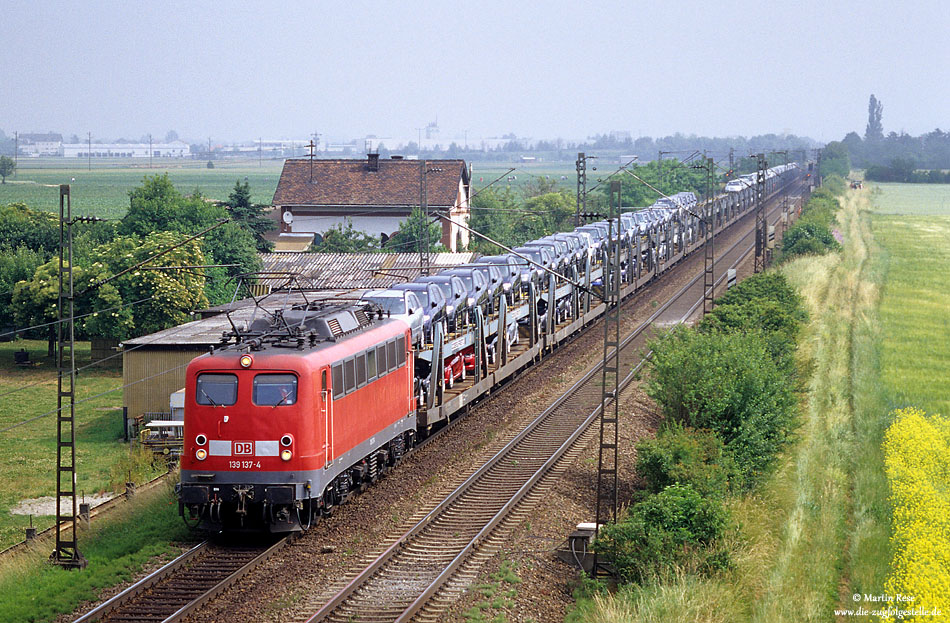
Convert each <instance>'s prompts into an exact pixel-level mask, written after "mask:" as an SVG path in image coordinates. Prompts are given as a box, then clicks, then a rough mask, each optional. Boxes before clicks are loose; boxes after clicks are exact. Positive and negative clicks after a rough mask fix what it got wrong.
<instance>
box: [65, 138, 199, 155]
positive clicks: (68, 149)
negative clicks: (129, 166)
mask: <svg viewBox="0 0 950 623" xmlns="http://www.w3.org/2000/svg"><path fill="white" fill-rule="evenodd" d="M150 153H151V156H152V157H153V158H189V157H191V147H190V146H189V145H188V143H185V142H183V141H172V142H171V143H152V144H151V145H149V144H148V143H92V144H89V143H63V146H62V155H63V156H64V157H66V158H148V157H149V155H150Z"/></svg>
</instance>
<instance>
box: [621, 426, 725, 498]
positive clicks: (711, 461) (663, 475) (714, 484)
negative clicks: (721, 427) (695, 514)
mask: <svg viewBox="0 0 950 623" xmlns="http://www.w3.org/2000/svg"><path fill="white" fill-rule="evenodd" d="M736 470H737V468H736V464H735V460H734V459H733V457H732V455H731V454H730V453H729V451H728V450H726V447H725V446H724V445H723V443H722V440H721V439H719V437H717V436H716V435H715V433H712V432H710V431H706V430H694V429H691V428H688V427H685V426H683V425H682V424H681V423H679V422H669V423H668V424H667V425H666V426H664V427H663V428H662V429H660V431H659V432H658V433H657V436H656V438H655V439H644V440H643V441H641V442H640V443H638V444H637V473H638V474H639V475H640V477H641V478H643V479H644V480H645V481H646V490H647V491H649V492H650V493H659V492H660V491H663V490H664V489H666V488H667V487H669V486H670V485H676V484H679V485H689V486H691V487H692V488H693V489H694V490H695V491H696V492H697V493H699V494H700V495H702V496H704V497H721V496H723V495H725V494H726V493H727V492H729V491H730V490H731V489H732V488H733V483H734V481H735V478H736V476H737V474H736Z"/></svg>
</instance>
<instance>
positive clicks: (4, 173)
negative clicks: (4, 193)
mask: <svg viewBox="0 0 950 623" xmlns="http://www.w3.org/2000/svg"><path fill="white" fill-rule="evenodd" d="M15 170H16V161H15V160H14V159H13V158H11V157H9V156H0V178H3V181H2V183H3V184H6V183H7V177H9V176H10V175H13V172H14V171H15Z"/></svg>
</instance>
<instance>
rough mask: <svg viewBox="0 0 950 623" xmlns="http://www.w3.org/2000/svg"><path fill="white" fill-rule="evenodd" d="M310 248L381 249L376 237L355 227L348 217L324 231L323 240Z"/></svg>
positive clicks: (330, 250)
mask: <svg viewBox="0 0 950 623" xmlns="http://www.w3.org/2000/svg"><path fill="white" fill-rule="evenodd" d="M310 250H311V251H312V252H314V253H377V252H379V250H380V249H379V241H378V240H376V238H375V237H373V236H370V235H369V234H367V233H366V232H364V231H360V230H357V229H354V228H353V222H352V221H351V220H350V219H348V218H347V219H346V220H345V222H344V223H337V224H336V225H334V226H333V227H331V228H330V229H328V230H327V231H326V232H324V234H323V238H322V240H320V242H318V243H316V244H314V245H313V246H312V247H311V248H310Z"/></svg>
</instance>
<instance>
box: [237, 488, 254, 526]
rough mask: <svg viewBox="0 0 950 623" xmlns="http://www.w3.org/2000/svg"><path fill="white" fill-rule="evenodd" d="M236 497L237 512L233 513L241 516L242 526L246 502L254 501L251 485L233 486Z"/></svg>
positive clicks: (245, 512)
mask: <svg viewBox="0 0 950 623" xmlns="http://www.w3.org/2000/svg"><path fill="white" fill-rule="evenodd" d="M233 491H234V493H235V495H237V510H235V513H237V514H238V515H240V516H241V525H242V526H243V525H244V517H245V516H246V515H247V506H246V505H247V502H248V501H250V500H253V499H254V486H253V485H234V489H233Z"/></svg>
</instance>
